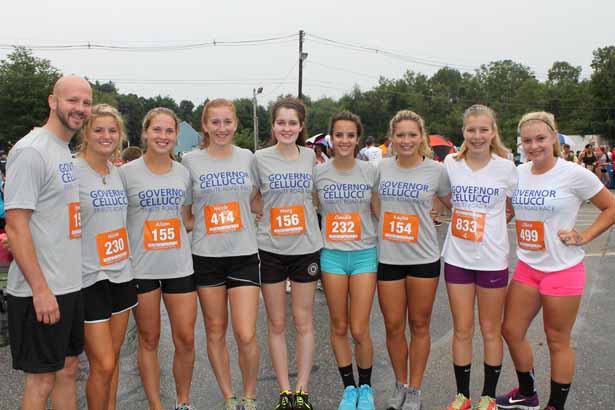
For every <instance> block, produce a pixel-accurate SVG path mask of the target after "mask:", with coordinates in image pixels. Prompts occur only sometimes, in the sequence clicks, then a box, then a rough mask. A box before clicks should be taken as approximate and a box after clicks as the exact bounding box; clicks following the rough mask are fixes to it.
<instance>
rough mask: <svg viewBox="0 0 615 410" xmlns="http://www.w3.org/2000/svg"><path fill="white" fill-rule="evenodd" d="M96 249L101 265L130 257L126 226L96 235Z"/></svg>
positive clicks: (111, 263)
mask: <svg viewBox="0 0 615 410" xmlns="http://www.w3.org/2000/svg"><path fill="white" fill-rule="evenodd" d="M96 249H97V250H98V262H99V263H100V266H108V265H113V264H114V263H118V262H121V261H123V260H125V259H128V256H129V255H128V236H127V235H126V228H124V227H122V228H120V229H116V230H114V231H109V232H103V233H101V234H98V235H96Z"/></svg>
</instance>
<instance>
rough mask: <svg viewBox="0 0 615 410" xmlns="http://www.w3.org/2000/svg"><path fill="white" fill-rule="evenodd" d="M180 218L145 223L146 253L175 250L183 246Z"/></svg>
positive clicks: (144, 244)
mask: <svg viewBox="0 0 615 410" xmlns="http://www.w3.org/2000/svg"><path fill="white" fill-rule="evenodd" d="M179 229H180V223H179V219H178V218H171V219H155V220H151V221H145V226H144V227H143V246H144V248H145V250H146V251H160V250H164V249H175V248H180V247H181V246H182V239H181V232H180V230H179Z"/></svg>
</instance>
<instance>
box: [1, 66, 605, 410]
mask: <svg viewBox="0 0 615 410" xmlns="http://www.w3.org/2000/svg"><path fill="white" fill-rule="evenodd" d="M49 107H50V115H49V119H48V121H47V123H46V124H45V125H44V126H42V127H40V128H35V129H34V130H32V131H31V132H30V133H29V134H28V135H26V136H25V137H23V138H22V139H21V140H20V141H19V142H18V143H17V144H15V146H14V147H13V148H12V150H11V151H10V153H9V156H8V162H7V164H6V174H7V183H6V189H5V191H4V192H5V209H6V217H7V233H8V241H7V242H6V243H5V246H7V247H8V248H9V249H10V251H11V252H12V254H13V256H14V258H15V261H14V262H13V263H12V264H11V266H10V269H9V277H8V286H7V291H8V294H9V296H8V304H9V331H10V344H11V353H12V359H13V367H14V368H15V369H19V370H22V371H24V372H25V373H26V377H25V386H24V393H23V399H22V408H23V409H27V410H30V409H35V410H43V409H45V406H46V403H47V400H48V398H51V401H52V404H53V407H54V408H58V409H63V410H64V409H66V410H71V409H75V408H76V384H75V378H76V373H77V366H78V359H77V356H78V355H79V354H80V353H81V352H82V351H85V353H86V356H87V359H88V361H89V363H90V372H89V375H88V380H87V384H86V397H87V403H88V408H89V409H100V410H109V409H114V408H115V407H116V400H117V390H118V383H119V381H118V366H119V364H118V363H119V362H118V358H119V352H120V349H121V346H122V344H123V342H124V338H125V334H126V328H127V323H128V317H129V315H130V312H132V314H133V316H134V318H135V321H136V325H137V334H138V348H137V364H138V369H139V374H140V377H141V381H142V384H143V388H144V391H145V394H146V396H147V401H148V406H149V408H150V409H151V410H162V408H163V404H162V400H161V392H160V368H161V366H160V362H159V359H158V346H159V343H160V334H161V327H162V323H161V321H162V319H161V305H162V304H164V306H165V308H166V310H167V313H168V318H169V322H170V328H171V334H172V340H173V346H174V355H173V378H174V380H175V392H176V403H175V409H176V410H190V409H193V408H194V406H193V405H192V404H191V400H190V392H191V388H192V386H193V383H192V382H193V380H192V374H193V368H194V364H195V357H196V355H199V354H204V353H205V352H204V350H206V354H207V357H208V359H209V362H210V363H211V367H212V369H213V373H214V375H215V378H216V381H217V384H218V387H219V389H220V393H221V395H222V396H223V403H222V404H221V406H220V408H222V409H224V410H256V409H257V408H258V404H257V397H256V391H257V390H256V385H257V374H258V369H259V360H260V353H261V346H260V344H259V342H258V340H257V337H256V322H257V319H258V313H259V308H258V307H259V303H260V302H259V300H260V299H259V298H260V294H262V296H263V300H264V303H265V311H266V315H267V330H268V335H267V345H268V347H269V353H270V357H271V361H272V366H273V369H274V371H275V375H276V380H277V383H278V387H279V397H277V400H278V402H277V405H276V407H275V409H276V410H312V409H314V408H315V407H314V405H313V404H312V403H318V397H315V396H314V395H312V394H310V391H311V390H310V383H311V380H310V372H311V369H312V365H313V362H314V356H315V352H314V350H315V337H316V335H315V330H314V322H313V321H314V317H313V306H314V295H315V289H316V286H317V282H318V280H319V279H322V283H323V286H324V292H325V297H326V301H327V307H328V311H329V329H330V344H331V348H332V350H333V353H334V356H335V360H336V364H337V367H338V370H339V374H340V379H341V382H342V385H343V390H341V393H340V394H339V396H340V401H339V406H338V410H355V409H356V410H375V400H374V390H373V388H372V377H371V376H372V367H373V365H374V361H373V356H374V348H373V344H372V338H371V335H370V313H371V309H372V305H373V300H374V296H375V294H376V292H378V296H379V298H378V299H379V304H380V309H381V311H382V313H383V317H384V328H385V330H386V345H387V350H388V354H389V358H390V362H391V367H392V374H393V376H392V378H391V383H390V384H391V386H392V387H393V393H392V394H391V396H390V397H388V398H387V409H389V410H420V409H421V408H422V403H423V401H424V398H425V396H426V395H428V394H430V392H429V391H425V390H424V389H423V380H424V375H425V373H426V372H428V371H429V366H428V363H429V353H430V346H431V338H430V320H431V315H432V310H433V306H434V303H435V296H436V289H437V287H438V282H439V280H440V275H441V271H443V272H444V281H445V283H446V290H447V294H448V299H449V306H450V311H451V315H452V318H453V337H452V357H451V361H452V366H451V374H452V376H454V379H455V389H454V394H452V396H453V399H452V401H451V403H450V405H448V407H447V410H470V409H478V410H496V409H523V410H538V409H539V399H538V393H537V392H536V389H535V386H534V363H533V357H532V348H531V345H530V343H529V342H528V340H527V338H526V333H527V329H528V327H529V326H530V324H531V322H532V321H533V319H534V317H535V316H536V314H537V313H538V311H539V310H540V309H543V312H544V331H545V333H546V338H547V344H548V349H549V353H550V358H551V368H550V375H551V377H550V378H551V391H550V396H549V399H548V402H547V404H546V407H544V409H545V410H563V409H564V405H565V402H566V399H567V395H568V392H569V390H570V385H571V383H572V378H573V373H574V351H573V350H572V348H571V333H572V328H573V325H574V322H575V319H576V317H577V313H578V309H579V305H580V302H581V296H582V294H583V290H584V286H585V277H586V272H585V267H584V264H583V258H584V252H583V250H582V248H581V246H582V245H585V244H587V243H589V242H590V241H592V240H593V239H595V238H596V237H598V236H599V235H600V234H601V233H603V232H604V231H606V230H607V229H609V228H610V227H611V226H612V225H613V223H614V222H615V198H614V197H613V195H612V194H611V193H610V192H609V191H608V190H607V189H606V188H605V186H604V184H605V183H606V182H608V179H605V178H604V172H603V169H604V168H605V166H606V165H608V164H609V162H612V159H611V158H610V157H609V155H608V150H607V149H606V148H605V149H604V150H603V149H594V148H593V147H592V146H591V145H589V146H588V147H586V150H584V151H583V152H582V153H580V154H579V155H578V157H577V158H576V162H579V163H580V164H582V165H583V167H581V166H577V165H574V164H572V163H571V162H575V155H574V154H572V153H571V152H570V150H569V147H566V146H564V147H563V150H562V149H561V147H560V143H559V140H558V137H557V125H556V122H555V119H554V117H553V115H552V114H549V113H546V112H532V113H527V114H525V115H524V116H523V117H522V118H520V120H519V123H518V133H519V135H520V141H521V146H522V147H523V150H524V152H525V153H526V155H527V156H528V160H529V162H527V163H525V164H522V165H520V166H518V167H516V166H515V164H514V162H513V161H511V152H510V150H509V149H507V148H506V147H505V146H504V144H503V142H502V138H501V136H500V133H499V129H498V124H497V118H496V113H495V112H494V111H493V110H492V109H490V108H489V107H487V106H485V105H480V104H477V105H472V106H470V107H468V108H467V110H466V111H465V112H464V114H463V118H461V119H460V120H461V125H462V130H463V139H464V140H463V144H462V145H461V147H460V148H459V150H458V152H456V153H452V154H449V155H447V156H445V157H443V158H439V161H436V160H434V159H432V157H433V153H432V150H431V149H430V145H429V138H428V133H427V125H426V124H425V121H424V119H423V118H422V117H421V115H419V114H418V113H416V112H414V111H411V110H401V111H399V112H398V113H396V114H395V116H393V118H391V120H390V123H389V129H388V133H387V137H386V139H385V140H383V141H382V144H381V145H379V146H378V145H377V142H376V140H375V138H373V137H369V136H368V137H367V138H366V140H365V147H363V148H362V149H359V145H360V142H361V139H362V134H363V126H362V123H361V119H360V118H359V117H358V116H357V115H355V114H353V113H351V112H348V111H342V112H338V113H336V114H334V115H333V116H332V118H331V120H330V126H329V130H328V136H327V137H324V138H322V139H320V140H317V142H316V141H315V143H314V144H311V145H312V146H309V145H308V144H307V143H306V136H307V123H306V117H307V115H306V108H305V106H304V105H303V103H302V102H301V101H300V100H298V99H296V98H292V97H286V98H282V99H280V100H278V101H276V102H275V103H274V104H273V106H272V109H271V129H272V135H271V141H270V144H269V146H268V147H266V148H264V149H261V150H258V151H257V152H256V153H252V152H250V151H249V150H247V149H243V148H240V147H237V146H235V145H234V144H233V139H234V135H235V131H236V130H237V123H238V121H237V114H236V111H235V106H234V105H233V103H232V102H231V101H229V100H226V99H213V100H210V101H208V102H207V104H206V105H205V107H204V109H203V114H202V118H201V125H202V129H203V140H202V143H201V145H200V147H198V148H197V149H195V150H194V151H191V152H188V153H186V154H185V155H183V156H182V162H181V163H179V162H177V161H175V160H174V156H173V150H174V148H175V146H176V143H177V139H178V132H179V120H178V118H177V116H176V114H175V113H174V112H173V111H171V110H169V109H167V108H161V107H159V108H154V109H152V110H150V111H149V112H148V113H147V114H146V115H145V118H144V119H143V123H142V126H143V127H142V136H141V137H142V141H143V144H142V148H143V151H142V150H141V149H140V148H137V147H128V148H126V149H124V150H123V151H122V152H121V153H120V148H121V147H122V144H123V142H124V141H125V140H126V136H125V135H124V127H123V120H122V117H121V115H120V114H119V112H118V111H117V110H116V109H115V108H114V107H111V106H109V105H107V104H98V105H94V104H93V101H92V90H91V88H90V85H89V83H88V82H87V81H85V80H84V79H82V78H79V77H75V76H68V77H62V78H60V80H58V82H57V84H56V85H55V87H54V90H53V94H52V95H51V96H50V97H49ZM76 134H79V137H78V141H79V148H78V152H77V153H76V156H75V157H73V155H72V154H71V152H70V150H69V148H68V145H69V142H70V141H71V140H72V138H73V136H75V135H76ZM120 164H121V166H116V165H120ZM607 178H608V176H607ZM584 201H590V202H592V203H593V205H595V206H596V207H597V208H598V210H599V213H598V216H597V217H596V218H595V220H594V221H593V222H592V223H591V224H590V225H589V226H587V227H586V228H584V229H577V228H575V220H576V217H577V214H578V212H579V209H580V206H581V204H582V203H583V202H584ZM434 203H439V204H441V205H440V206H442V207H443V208H445V209H447V210H448V211H449V212H450V214H451V218H450V223H449V224H448V227H447V230H446V233H445V235H444V237H445V238H444V243H443V244H442V250H440V243H439V236H438V231H437V226H438V224H434V223H433V218H434V213H437V211H436V212H434ZM513 218H515V223H516V242H517V244H516V252H517V256H518V259H519V262H518V264H517V266H516V268H515V269H514V274H513V276H512V280H511V281H510V283H509V269H510V268H511V267H510V266H509V254H508V253H509V242H508V241H509V237H508V228H507V226H508V223H509V222H510V221H511V220H513ZM288 280H290V281H291V282H292V286H291V290H290V292H291V298H290V304H291V313H292V322H293V326H294V329H295V331H296V333H297V338H296V343H297V346H296V352H297V354H296V359H295V360H296V363H295V367H296V368H297V379H296V382H295V384H294V385H291V383H290V380H289V368H290V366H291V365H290V364H289V357H288V347H287V343H286V331H287V329H288V327H289V325H288V324H287V322H288V321H289V318H287V317H286V316H287V315H286V307H287V292H286V291H285V283H286V281H288ZM199 306H200V310H201V313H202V315H203V319H204V325H205V334H206V348H205V349H203V347H201V346H195V324H196V318H197V315H198V309H199ZM475 306H477V308H478V309H477V311H478V323H479V325H480V332H481V336H482V343H483V357H482V362H483V370H484V373H483V374H484V379H483V387H482V390H481V393H480V395H479V398H478V400H476V399H474V400H472V399H471V393H470V375H471V364H472V359H473V357H475V355H476V354H475V352H473V350H472V346H473V343H472V341H473V337H474V325H475V320H476V314H475ZM229 326H230V327H231V328H232V330H233V332H232V334H233V337H234V338H235V341H236V345H237V350H238V358H239V360H238V361H239V367H240V373H241V380H242V386H241V387H240V388H238V387H236V386H233V381H232V378H231V363H230V359H229V357H230V353H229V351H228V347H227V343H226V337H227V336H226V335H227V329H228V327H229ZM407 327H408V328H409V331H410V340H409V341H408V339H407V337H406V328H407ZM351 339H352V341H353V342H354V343H352V344H351ZM504 342H506V343H507V345H508V348H509V351H510V354H511V356H512V361H513V363H514V367H515V370H516V374H517V377H518V382H519V384H518V387H516V388H514V389H512V390H511V391H510V392H508V393H506V394H504V395H500V396H498V395H496V389H497V384H498V380H499V376H500V373H501V369H502V362H503V356H504V349H503V346H504ZM355 368H356V374H355ZM539 370H541V371H548V369H539ZM355 376H356V377H355ZM443 388H444V387H443ZM331 394H334V393H333V390H331ZM261 408H262V407H261Z"/></svg>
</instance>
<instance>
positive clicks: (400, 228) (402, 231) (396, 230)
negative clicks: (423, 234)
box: [382, 212, 419, 243]
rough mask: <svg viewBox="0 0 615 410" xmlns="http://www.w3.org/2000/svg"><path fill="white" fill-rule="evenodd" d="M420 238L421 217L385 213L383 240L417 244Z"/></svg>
mask: <svg viewBox="0 0 615 410" xmlns="http://www.w3.org/2000/svg"><path fill="white" fill-rule="evenodd" d="M418 238H419V217H418V216H416V215H411V214H398V213H395V212H385V213H384V220H383V221H382V239H385V240H387V241H393V242H408V243H415V242H416V241H417V240H418Z"/></svg>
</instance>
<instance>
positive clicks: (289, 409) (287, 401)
mask: <svg viewBox="0 0 615 410" xmlns="http://www.w3.org/2000/svg"><path fill="white" fill-rule="evenodd" d="M275 410H293V403H292V397H291V395H290V392H289V391H288V390H284V391H283V392H282V393H280V399H279V400H278V405H277V406H275Z"/></svg>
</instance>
